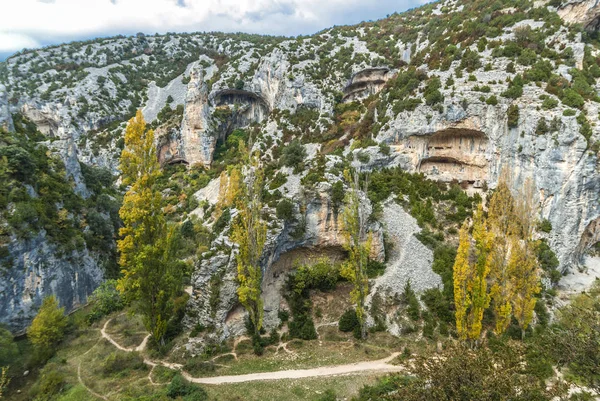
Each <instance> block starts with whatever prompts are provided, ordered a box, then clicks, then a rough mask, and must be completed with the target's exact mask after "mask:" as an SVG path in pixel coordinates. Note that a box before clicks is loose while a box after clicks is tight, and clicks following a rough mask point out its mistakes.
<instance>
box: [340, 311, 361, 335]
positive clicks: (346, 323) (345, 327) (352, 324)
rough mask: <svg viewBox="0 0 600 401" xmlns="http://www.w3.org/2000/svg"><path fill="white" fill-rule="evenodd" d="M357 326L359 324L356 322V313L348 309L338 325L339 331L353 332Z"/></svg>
mask: <svg viewBox="0 0 600 401" xmlns="http://www.w3.org/2000/svg"><path fill="white" fill-rule="evenodd" d="M359 326H360V324H359V322H358V316H356V311H355V310H354V309H348V310H347V311H346V312H344V314H343V315H342V316H341V317H340V321H339V323H338V327H339V329H340V331H343V332H344V333H349V332H351V331H354V329H356V328H357V327H359Z"/></svg>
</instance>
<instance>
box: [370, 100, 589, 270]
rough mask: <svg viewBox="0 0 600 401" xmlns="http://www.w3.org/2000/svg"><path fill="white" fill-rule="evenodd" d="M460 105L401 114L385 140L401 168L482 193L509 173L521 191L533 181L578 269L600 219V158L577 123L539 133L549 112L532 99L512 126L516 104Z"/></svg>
mask: <svg viewBox="0 0 600 401" xmlns="http://www.w3.org/2000/svg"><path fill="white" fill-rule="evenodd" d="M534 96H536V94H535V93H532V94H531V97H534ZM454 101H455V100H454V99H448V100H446V102H445V105H444V106H445V110H446V111H445V112H444V113H439V112H436V111H434V110H432V109H431V108H430V107H427V106H419V107H418V108H417V109H416V110H415V111H413V112H403V113H400V114H399V115H398V116H397V117H396V119H395V120H394V121H392V122H391V124H390V128H389V129H388V130H385V131H382V132H380V133H379V136H378V137H377V140H378V141H383V142H386V143H388V144H390V145H391V146H392V149H393V150H394V152H393V153H394V155H395V157H396V163H397V164H398V165H400V166H402V167H403V168H406V169H408V170H410V171H422V172H424V173H425V174H426V175H428V176H429V177H431V178H433V179H439V178H442V179H444V180H447V179H448V178H450V177H456V178H457V179H459V180H461V179H462V180H465V181H466V182H467V183H468V184H469V185H471V186H472V187H475V189H477V187H478V186H480V183H481V182H482V181H486V182H487V183H488V185H489V186H490V187H492V188H493V187H494V186H495V185H496V183H497V182H498V179H499V177H500V176H501V174H502V173H503V171H504V172H507V173H510V174H511V175H512V179H511V184H512V187H513V189H514V190H515V191H518V190H520V189H521V188H522V187H523V183H524V182H525V180H526V179H531V180H532V181H533V183H534V185H535V188H536V194H535V196H536V198H537V199H538V200H539V202H540V209H541V217H542V218H547V219H548V220H550V222H551V223H552V226H553V227H555V228H556V229H554V230H552V232H551V233H550V234H549V241H550V244H551V246H552V248H553V249H554V250H555V252H556V254H557V256H558V258H559V260H560V263H561V268H562V269H563V270H565V271H566V270H575V269H576V268H577V266H578V265H579V263H580V260H581V256H582V254H583V252H584V251H585V247H581V246H580V245H579V244H580V241H581V238H582V237H583V236H584V232H585V231H586V229H587V228H588V227H590V224H592V222H594V221H596V220H597V219H598V218H599V217H600V204H599V203H598V194H600V175H599V174H598V160H597V157H596V156H595V155H594V154H593V153H591V152H589V151H588V150H587V148H588V144H587V142H586V139H585V138H584V137H583V136H582V135H581V134H580V126H579V124H578V123H577V121H576V118H575V117H562V119H561V123H560V124H561V126H560V129H559V130H558V131H556V132H555V133H553V134H552V136H550V135H549V134H547V135H539V134H537V133H536V128H537V125H538V122H539V121H540V119H542V118H546V117H548V115H547V114H548V113H547V112H543V111H539V110H538V109H537V108H536V107H535V105H534V104H531V103H529V102H528V100H527V99H524V101H523V103H522V107H521V110H520V119H519V123H518V126H517V127H516V128H512V129H509V128H508V127H507V122H506V121H507V116H506V112H507V108H508V104H499V105H497V106H491V105H486V104H485V103H483V102H481V103H476V102H474V103H471V104H470V105H469V107H468V108H467V110H464V109H462V108H461V107H460V106H458V105H456V104H453V102H454ZM557 113H558V112H557ZM594 232H595V231H594ZM587 243H589V246H591V245H592V244H593V243H592V242H589V241H588V242H587Z"/></svg>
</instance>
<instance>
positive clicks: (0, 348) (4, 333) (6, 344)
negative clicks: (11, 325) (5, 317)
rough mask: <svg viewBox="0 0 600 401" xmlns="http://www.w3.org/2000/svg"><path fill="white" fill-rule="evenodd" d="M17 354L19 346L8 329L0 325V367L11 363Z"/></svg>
mask: <svg viewBox="0 0 600 401" xmlns="http://www.w3.org/2000/svg"><path fill="white" fill-rule="evenodd" d="M18 355H19V348H18V347H17V344H16V343H15V341H14V339H13V335H12V334H11V332H10V331H8V330H6V329H5V328H3V327H0V367H2V366H9V365H12V364H13V362H14V360H15V359H16V358H17V356H18Z"/></svg>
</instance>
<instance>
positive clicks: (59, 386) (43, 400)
mask: <svg viewBox="0 0 600 401" xmlns="http://www.w3.org/2000/svg"><path fill="white" fill-rule="evenodd" d="M66 385H67V383H66V380H65V376H64V374H63V373H61V372H59V371H58V370H56V369H55V368H54V367H53V365H47V366H46V367H45V368H44V370H43V372H42V375H41V377H40V379H39V380H38V382H37V383H36V385H35V386H34V387H33V388H32V393H33V394H34V395H35V400H36V401H50V400H52V399H54V398H55V396H56V395H57V394H60V393H61V392H62V391H63V390H64V389H65V386H66Z"/></svg>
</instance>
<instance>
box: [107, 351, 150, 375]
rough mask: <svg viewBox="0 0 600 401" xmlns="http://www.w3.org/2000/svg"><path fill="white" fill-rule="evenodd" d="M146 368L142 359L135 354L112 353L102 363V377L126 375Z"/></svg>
mask: <svg viewBox="0 0 600 401" xmlns="http://www.w3.org/2000/svg"><path fill="white" fill-rule="evenodd" d="M145 368H146V365H145V364H144V358H143V357H142V356H141V355H140V354H139V353H137V352H112V353H111V354H110V355H109V356H107V357H106V359H105V360H104V362H102V374H103V375H104V376H112V375H118V374H121V373H127V372H128V371H130V370H143V369H145Z"/></svg>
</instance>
